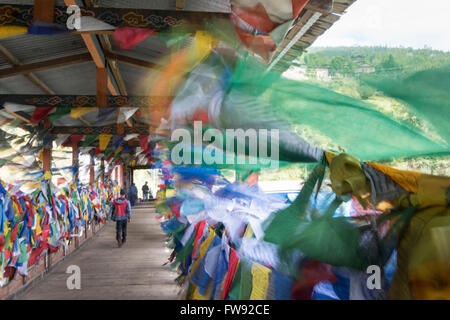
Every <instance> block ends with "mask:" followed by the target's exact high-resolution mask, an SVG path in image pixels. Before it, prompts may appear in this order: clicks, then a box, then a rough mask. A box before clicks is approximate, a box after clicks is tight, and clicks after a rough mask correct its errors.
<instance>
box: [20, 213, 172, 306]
mask: <svg viewBox="0 0 450 320" xmlns="http://www.w3.org/2000/svg"><path fill="white" fill-rule="evenodd" d="M127 233H128V236H127V243H126V244H125V245H124V246H122V247H121V248H118V246H117V241H116V240H115V223H114V222H112V221H108V223H107V224H106V225H105V227H104V228H103V229H102V230H101V231H99V232H98V233H97V234H96V235H95V236H94V238H92V239H91V240H90V241H89V242H88V243H87V244H85V245H84V246H83V247H82V248H80V249H79V250H78V251H76V252H74V253H73V254H72V255H70V256H68V257H67V258H66V259H65V260H64V261H62V262H61V263H60V264H59V265H57V266H56V267H55V269H53V270H52V271H51V272H50V273H49V274H47V275H46V276H45V277H44V279H42V280H40V281H38V282H36V283H35V284H33V285H32V286H31V287H30V288H27V289H26V290H25V291H24V292H22V293H21V294H19V295H17V296H16V297H15V299H44V300H45V299H62V300H66V299H68V300H69V299H70V300H73V299H86V300H91V299H176V295H177V292H178V288H177V286H176V285H175V282H174V279H175V278H176V277H177V274H176V273H174V272H172V271H170V270H169V267H168V266H162V265H163V264H164V263H165V262H166V261H167V258H168V257H169V255H170V252H169V250H168V249H166V245H165V239H166V236H165V234H164V233H163V232H162V230H161V227H160V225H159V222H158V221H157V220H156V213H155V209H154V208H153V206H151V207H150V205H146V207H139V206H137V207H135V208H133V212H132V219H131V223H129V224H128V232H127ZM70 265H77V266H79V267H80V270H81V289H80V290H76V289H74V290H69V289H67V285H66V281H67V278H68V277H69V276H70V274H67V273H65V272H66V269H67V267H68V266H70Z"/></svg>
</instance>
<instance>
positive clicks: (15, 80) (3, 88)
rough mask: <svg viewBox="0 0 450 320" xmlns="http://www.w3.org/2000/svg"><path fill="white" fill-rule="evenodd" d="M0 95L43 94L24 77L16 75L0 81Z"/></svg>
mask: <svg viewBox="0 0 450 320" xmlns="http://www.w3.org/2000/svg"><path fill="white" fill-rule="evenodd" d="M0 94H43V92H42V90H41V89H39V88H38V87H37V86H36V85H34V84H33V83H32V82H30V81H29V80H28V79H27V78H25V76H23V75H18V76H14V77H8V78H3V79H0Z"/></svg>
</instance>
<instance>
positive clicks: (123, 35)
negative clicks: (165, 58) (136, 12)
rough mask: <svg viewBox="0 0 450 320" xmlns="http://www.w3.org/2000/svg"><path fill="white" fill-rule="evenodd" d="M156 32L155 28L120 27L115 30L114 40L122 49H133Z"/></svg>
mask: <svg viewBox="0 0 450 320" xmlns="http://www.w3.org/2000/svg"><path fill="white" fill-rule="evenodd" d="M153 32H155V30H154V29H147V28H135V27H119V28H116V29H115V30H114V41H115V42H116V44H117V46H118V47H119V48H120V49H125V50H129V49H133V48H134V47H135V46H136V45H138V44H139V43H140V42H142V41H143V40H144V39H145V38H147V37H148V36H149V35H151V34H152V33H153Z"/></svg>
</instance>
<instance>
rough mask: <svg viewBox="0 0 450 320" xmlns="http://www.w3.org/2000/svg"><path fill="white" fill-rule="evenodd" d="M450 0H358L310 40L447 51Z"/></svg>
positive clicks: (319, 44) (449, 44)
mask: <svg viewBox="0 0 450 320" xmlns="http://www.w3.org/2000/svg"><path fill="white" fill-rule="evenodd" d="M449 14H450V0H426V1H424V0H357V1H356V2H355V3H354V4H353V5H351V6H350V8H349V9H348V10H347V13H346V14H344V15H343V16H342V17H341V19H340V20H339V21H337V22H336V23H335V24H334V25H333V26H332V27H331V28H330V29H329V30H328V31H327V32H325V33H324V34H323V35H322V36H321V37H319V38H318V39H317V41H316V42H315V43H314V44H313V46H314V47H325V46H331V47H336V46H374V45H382V46H384V45H386V46H389V47H399V46H403V47H413V48H416V49H417V48H423V47H424V46H428V47H432V48H433V49H437V50H444V51H450V15H449Z"/></svg>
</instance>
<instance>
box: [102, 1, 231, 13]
mask: <svg viewBox="0 0 450 320" xmlns="http://www.w3.org/2000/svg"><path fill="white" fill-rule="evenodd" d="M98 3H99V6H100V7H106V8H108V7H112V8H141V9H158V10H174V9H175V8H176V5H175V4H176V0H152V1H142V0H99V1H98ZM184 10H186V11H209V12H230V1H229V0H187V1H185V4H184Z"/></svg>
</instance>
